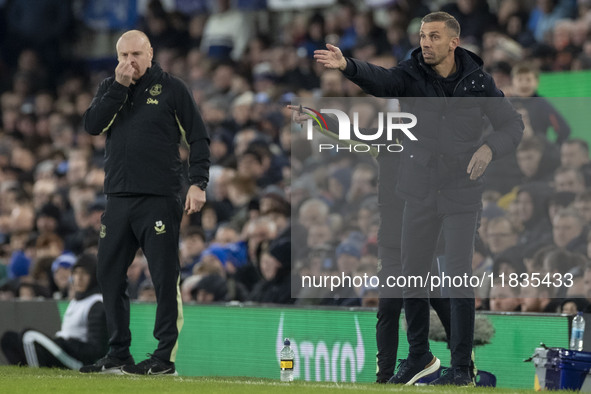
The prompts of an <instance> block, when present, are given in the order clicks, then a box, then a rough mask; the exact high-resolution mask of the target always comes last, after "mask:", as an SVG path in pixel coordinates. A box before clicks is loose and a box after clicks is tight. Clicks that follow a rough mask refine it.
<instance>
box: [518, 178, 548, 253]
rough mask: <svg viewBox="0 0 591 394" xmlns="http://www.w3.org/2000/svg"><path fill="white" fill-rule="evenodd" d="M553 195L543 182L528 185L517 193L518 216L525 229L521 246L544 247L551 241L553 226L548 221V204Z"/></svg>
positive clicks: (520, 242)
mask: <svg viewBox="0 0 591 394" xmlns="http://www.w3.org/2000/svg"><path fill="white" fill-rule="evenodd" d="M551 193H552V188H550V186H548V185H547V184H545V183H543V182H533V183H528V184H526V185H523V186H521V187H520V188H519V190H518V191H517V198H516V205H517V207H516V208H517V210H516V214H517V217H518V220H519V222H520V225H521V226H522V228H523V230H522V231H521V233H520V235H519V244H520V245H531V244H539V245H543V244H544V243H546V242H548V241H549V240H550V238H551V236H552V225H551V224H550V221H549V220H548V215H547V212H548V209H547V203H548V198H549V196H550V194H551Z"/></svg>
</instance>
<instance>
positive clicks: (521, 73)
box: [511, 63, 570, 144]
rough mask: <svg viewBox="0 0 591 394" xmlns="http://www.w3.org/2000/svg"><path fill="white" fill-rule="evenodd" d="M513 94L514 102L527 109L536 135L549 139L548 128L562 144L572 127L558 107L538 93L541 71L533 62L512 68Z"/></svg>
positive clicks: (558, 142) (557, 141)
mask: <svg viewBox="0 0 591 394" xmlns="http://www.w3.org/2000/svg"><path fill="white" fill-rule="evenodd" d="M511 76H512V89H511V93H512V95H513V96H516V97H518V98H519V99H513V100H512V102H513V103H515V104H516V105H519V106H522V107H523V108H524V109H525V111H527V115H528V119H529V121H530V122H531V127H532V129H533V132H534V134H535V135H539V136H541V137H543V138H544V139H547V132H548V128H550V127H551V128H552V129H553V131H554V133H555V134H556V143H557V144H562V142H564V141H565V140H566V139H567V138H568V137H569V135H570V127H569V125H568V123H567V121H566V119H564V117H563V116H562V115H561V114H560V112H559V111H558V110H556V108H554V106H553V105H552V104H551V103H550V102H549V101H548V100H546V99H545V98H543V97H540V96H539V95H538V85H539V82H540V79H539V71H538V70H537V69H535V68H534V67H533V66H532V65H531V64H527V63H520V64H518V65H516V66H514V67H513V69H512V70H511Z"/></svg>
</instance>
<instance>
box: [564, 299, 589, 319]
mask: <svg viewBox="0 0 591 394" xmlns="http://www.w3.org/2000/svg"><path fill="white" fill-rule="evenodd" d="M587 308H589V302H588V301H587V300H586V299H584V298H567V299H565V300H564V301H562V304H561V305H560V313H566V314H568V315H576V314H577V313H578V312H584V311H585V310H586V309H587Z"/></svg>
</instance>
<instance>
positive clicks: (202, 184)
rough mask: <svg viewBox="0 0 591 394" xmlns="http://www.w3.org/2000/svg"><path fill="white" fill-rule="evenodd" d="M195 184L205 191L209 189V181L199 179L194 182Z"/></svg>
mask: <svg viewBox="0 0 591 394" xmlns="http://www.w3.org/2000/svg"><path fill="white" fill-rule="evenodd" d="M193 186H197V187H198V188H199V189H201V190H203V191H205V189H207V181H197V182H194V183H193Z"/></svg>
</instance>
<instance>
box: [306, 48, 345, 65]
mask: <svg viewBox="0 0 591 394" xmlns="http://www.w3.org/2000/svg"><path fill="white" fill-rule="evenodd" d="M326 48H328V50H326V49H317V50H315V51H314V59H316V61H317V62H318V63H320V64H322V65H323V66H324V67H326V68H328V69H331V70H337V69H338V70H341V71H344V70H345V68H346V67H347V60H346V59H345V57H344V56H343V54H342V53H341V50H340V49H339V48H338V47H335V46H334V45H330V44H326Z"/></svg>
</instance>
